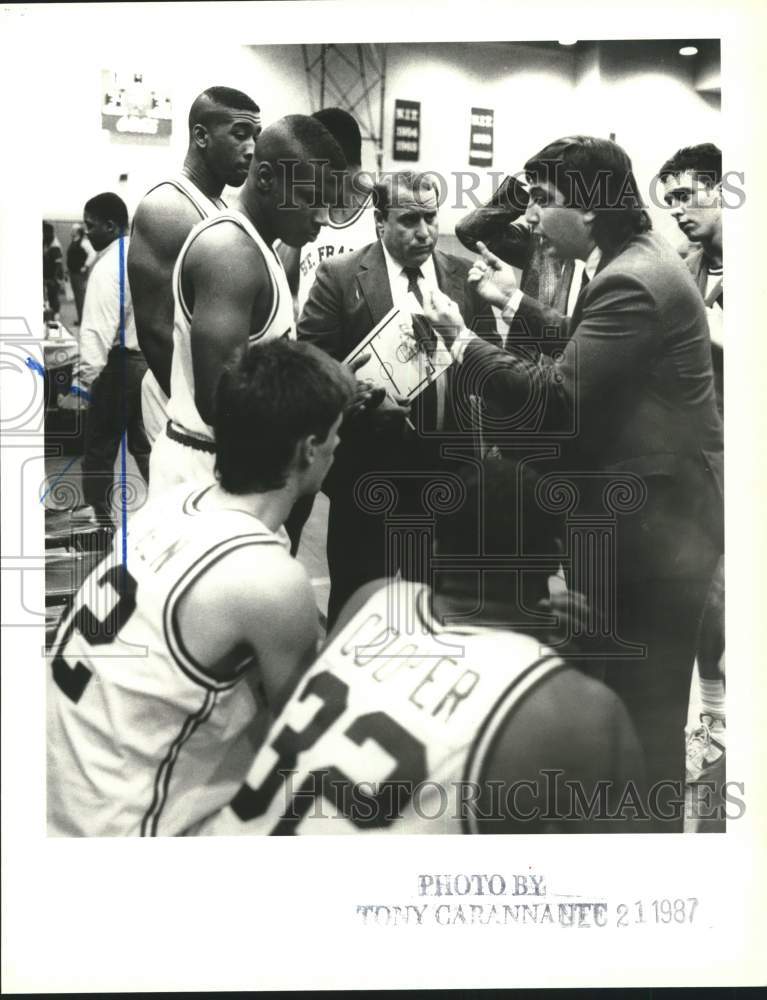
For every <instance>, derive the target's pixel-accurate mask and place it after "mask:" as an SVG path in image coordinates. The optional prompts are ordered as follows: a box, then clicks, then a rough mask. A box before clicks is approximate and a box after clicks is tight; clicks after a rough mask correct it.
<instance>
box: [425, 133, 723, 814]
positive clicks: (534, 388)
mask: <svg viewBox="0 0 767 1000" xmlns="http://www.w3.org/2000/svg"><path fill="white" fill-rule="evenodd" d="M525 171H526V173H527V175H528V177H529V179H530V183H531V188H530V199H531V200H530V205H529V207H528V209H527V220H528V222H529V223H530V224H531V225H532V226H533V228H534V229H535V230H537V231H538V233H539V234H540V236H541V238H542V239H543V240H544V243H550V244H551V246H552V248H553V250H554V251H555V252H556V253H557V254H558V255H559V256H560V257H565V258H567V257H572V258H578V259H581V260H584V261H585V262H586V274H587V276H588V277H589V279H590V281H589V283H588V284H587V285H586V286H585V288H584V290H583V291H582V292H581V294H580V297H579V300H578V302H577V304H576V307H575V310H574V312H573V316H572V318H571V319H567V317H563V316H562V315H561V314H560V313H557V312H556V311H555V310H553V309H547V308H544V307H542V306H541V305H540V304H539V303H537V302H536V301H535V300H533V299H531V298H530V297H529V296H526V295H524V294H522V293H521V292H520V291H519V290H518V289H517V288H516V287H515V285H516V279H515V276H514V272H513V270H512V269H511V268H510V267H508V266H507V265H504V264H502V263H501V262H500V261H499V260H498V259H497V258H496V257H495V256H494V255H492V254H490V253H489V252H487V251H486V250H485V252H484V253H483V257H482V258H481V259H480V260H479V261H478V262H477V263H476V264H475V266H474V267H473V269H472V273H471V274H470V281H474V282H476V284H477V289H478V291H479V293H480V294H481V295H482V296H483V297H484V298H485V299H486V300H487V301H489V302H492V303H493V304H495V305H496V306H497V307H499V308H501V309H502V310H503V316H504V319H506V320H507V321H511V320H512V319H517V320H519V321H521V322H522V325H523V326H524V328H525V331H526V332H527V334H528V335H529V336H530V337H531V338H533V339H534V340H535V341H536V342H537V343H542V342H543V343H546V342H548V343H549V344H550V345H551V346H550V348H549V351H550V355H551V356H549V357H548V358H545V359H544V361H543V363H538V364H535V363H531V362H530V361H529V360H528V359H527V358H525V357H524V355H522V354H520V353H518V352H517V350H516V345H515V344H511V345H510V344H509V343H508V342H507V345H506V346H507V352H502V351H500V350H497V349H495V348H493V347H491V346H489V345H487V344H483V343H481V342H480V341H478V340H476V339H475V338H473V337H472V336H471V334H468V333H466V332H464V331H462V330H461V321H460V316H459V315H458V312H459V310H458V309H456V308H455V306H454V305H452V304H450V303H447V302H446V301H445V300H444V298H441V297H439V296H435V297H433V300H432V303H431V304H430V305H429V306H427V309H426V314H427V316H428V317H429V318H430V320H431V322H432V323H433V324H434V325H435V326H436V327H437V328H438V329H439V330H440V332H441V333H442V336H443V338H444V340H445V343H446V344H447V345H448V346H450V345H451V344H452V348H451V350H452V352H453V355H454V357H455V358H456V360H458V361H459V363H460V369H459V375H460V381H461V382H462V383H464V391H468V390H470V388H471V384H472V381H478V382H480V383H481V385H482V392H483V396H484V399H485V403H486V405H487V406H488V408H489V410H490V412H491V413H492V414H494V415H495V416H496V417H497V418H498V419H499V420H502V418H503V416H504V414H509V413H512V412H514V411H515V410H518V409H519V407H520V401H524V400H527V399H530V398H535V399H537V400H538V408H537V413H536V417H537V421H538V427H539V429H540V430H541V431H544V432H547V433H549V434H555V435H556V434H557V433H559V434H560V435H561V436H560V441H559V443H560V446H561V461H560V463H559V470H558V471H559V478H560V479H562V478H564V479H566V480H569V489H570V491H571V492H570V496H569V498H568V500H567V503H568V504H569V505H570V509H571V512H572V518H573V519H575V518H580V519H581V524H584V523H585V522H588V521H589V520H590V521H591V523H592V524H595V523H596V525H597V528H596V531H595V532H592V533H591V534H589V530H590V529H588V528H585V529H584V530H581V532H580V539H577V538H575V537H573V538H571V539H570V543H571V546H572V548H571V549H570V550H569V551H567V552H566V553H565V560H564V561H565V563H566V569H567V570H568V575H569V581H568V582H569V583H570V585H573V581H574V580H577V583H576V585H575V586H576V589H578V590H584V589H587V590H588V591H589V594H588V596H589V598H590V600H591V601H592V602H595V601H598V602H599V604H600V605H601V606H602V609H603V610H604V611H605V612H606V613H608V614H609V615H610V618H611V620H609V621H608V625H609V627H610V635H609V636H607V637H606V638H607V639H608V640H609V641H608V643H607V647H608V649H607V652H609V653H610V655H609V657H607V658H606V659H605V679H606V680H607V682H608V683H609V684H611V685H612V686H613V688H614V689H615V690H616V691H617V692H618V694H620V695H621V696H622V697H623V698H624V700H625V703H626V706H627V708H628V709H629V713H630V714H631V716H632V719H633V721H634V724H635V725H636V728H637V732H638V734H639V736H640V740H641V741H642V743H643V747H644V750H645V754H646V758H647V765H648V778H649V784H650V785H652V784H653V783H654V782H659V781H668V780H671V781H674V782H677V783H679V784H678V785H677V787H676V788H675V789H671V790H670V789H669V788H668V787H667V788H666V790H665V793H664V794H661V796H660V802H654V803H653V802H651V803H650V805H651V807H654V808H655V810H656V813H657V812H662V811H663V810H664V809H665V810H666V813H667V815H669V814H670V813H673V811H674V810H673V807H672V803H671V802H670V800H669V792H670V793H671V794H672V795H673V794H676V793H679V792H680V791H681V782H682V781H683V778H684V745H683V728H684V723H685V719H686V715H687V704H688V697H689V688H690V679H691V674H692V666H693V660H694V655H695V644H696V633H697V628H698V622H699V619H700V615H701V611H702V609H703V604H704V600H705V597H706V591H707V589H708V586H709V583H710V580H711V576H712V573H713V570H714V567H715V565H716V562H717V559H718V556H719V553H720V552H721V543H722V523H721V519H722V486H723V483H722V472H723V463H722V425H721V420H720V418H719V414H718V412H717V409H716V400H715V394H714V381H713V374H712V368H711V352H710V349H709V339H708V329H707V324H706V315H705V309H704V306H703V302H702V301H701V298H700V295H699V293H698V291H697V289H696V287H695V285H694V283H693V281H692V279H691V277H690V275H689V273H688V272H687V270H686V268H685V266H684V264H683V263H682V262H681V260H680V259H679V257H678V256H677V254H675V252H674V251H673V249H672V248H671V247H670V246H669V245H668V244H666V243H665V242H664V241H663V240H662V239H660V238H658V237H656V236H655V235H654V234H652V233H651V232H649V230H650V228H651V224H650V220H649V217H648V216H647V214H646V212H645V211H644V209H643V207H642V204H641V199H640V198H639V195H638V188H637V185H636V181H635V179H634V176H633V172H632V169H631V161H630V160H629V158H628V156H627V155H626V153H625V152H624V151H623V150H622V149H621V148H620V147H619V146H617V145H616V144H615V143H612V142H609V141H607V140H603V139H593V138H589V137H584V136H575V137H571V138H568V139H562V140H559V141H557V142H555V143H552V144H551V145H549V146H548V147H546V148H545V149H544V150H542V151H541V152H540V153H539V154H538V155H537V156H535V157H533V158H532V159H531V160H529V161H528V163H527V164H526V166H525ZM509 347H511V350H508V349H509ZM542 496H543V495H542ZM560 499H561V495H560ZM610 515H611V516H612V522H613V525H612V529H610V526H609V525H608V527H607V528H605V520H606V518H607V521H610ZM583 519H585V522H584V520H583ZM600 522H601V524H600ZM600 530H601V533H602V541H603V540H604V537H605V536H606V535H609V534H610V530H613V537H612V540H610V545H611V546H612V551H610V547H609V546H608V547H606V548H602V549H599V548H597V549H595V550H594V551H596V553H597V557H596V558H592V559H591V560H587V561H584V560H583V559H579V558H578V554H577V551H576V549H577V545H578V544H579V543H580V544H582V545H584V546H588V545H589V544H594V545H595V546H597V547H598V546H599V545H600V544H602V542H601V541H600V537H599V536H600ZM576 534H577V533H576ZM610 647H612V649H611V650H610ZM642 647H644V649H642ZM661 792H663V790H661ZM657 826H658V828H661V829H666V830H676V829H681V815H678V814H677V815H676V816H675V817H674V819H673V820H671V821H668V822H664V821H663V820H662V817H659V818H658V823H657Z"/></svg>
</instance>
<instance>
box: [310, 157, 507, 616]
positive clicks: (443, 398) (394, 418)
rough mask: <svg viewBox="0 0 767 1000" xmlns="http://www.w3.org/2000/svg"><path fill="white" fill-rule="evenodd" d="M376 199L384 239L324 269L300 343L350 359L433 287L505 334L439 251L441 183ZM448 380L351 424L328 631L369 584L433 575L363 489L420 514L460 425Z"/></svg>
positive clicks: (336, 496)
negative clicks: (368, 485) (381, 325)
mask: <svg viewBox="0 0 767 1000" xmlns="http://www.w3.org/2000/svg"><path fill="white" fill-rule="evenodd" d="M373 204H374V205H375V220H376V229H377V232H378V237H379V238H378V240H377V241H376V242H375V243H370V244H368V245H367V246H364V247H362V248H361V249H359V250H356V251H355V252H354V253H345V254H343V255H342V256H334V257H331V258H330V259H328V260H325V261H323V262H322V263H321V264H320V265H319V267H318V268H317V272H316V277H315V280H314V284H313V285H312V289H311V291H310V293H309V297H308V299H307V300H306V305H305V306H304V309H303V312H302V314H301V317H300V319H299V323H298V336H299V339H301V340H307V341H309V342H310V343H313V344H316V346H318V347H320V348H322V349H323V350H325V351H327V352H328V353H329V354H331V355H332V356H333V357H334V358H336V359H337V360H343V359H344V358H346V357H347V356H348V354H349V353H350V352H351V351H352V349H353V348H354V347H356V345H357V344H359V343H360V341H361V340H363V338H364V337H365V336H366V335H367V334H368V333H369V332H370V331H371V330H372V329H373V328H374V327H375V325H376V324H377V323H378V322H379V321H380V320H381V319H383V317H384V316H385V315H386V314H387V313H388V312H389V310H390V309H391V308H392V306H393V305H396V306H398V307H399V309H400V311H401V312H402V313H403V314H404V315H407V316H409V315H412V314H416V315H417V314H422V311H423V302H424V297H425V296H426V295H428V294H429V292H430V291H431V290H434V291H439V290H442V291H444V292H445V293H446V294H447V295H449V296H450V297H451V298H453V299H454V300H455V301H457V302H459V303H460V304H461V308H462V310H463V312H464V315H465V316H466V321H467V323H468V324H469V325H474V326H476V327H477V328H478V329H481V330H482V332H483V333H484V334H485V335H491V336H495V337H497V334H496V327H495V319H494V317H493V314H492V311H491V310H490V308H489V307H488V306H485V305H483V303H482V302H481V301H480V300H479V299H478V298H477V296H476V295H475V294H474V293H473V292H472V290H471V289H470V288H469V287H468V286H467V284H466V276H467V273H468V265H467V263H466V262H465V261H463V260H461V259H460V258H459V257H453V256H451V255H449V254H445V253H442V252H441V251H440V250H437V236H438V233H439V221H438V212H439V197H438V192H437V189H436V186H435V184H434V182H433V181H432V180H431V179H430V178H429V177H428V176H427V175H424V174H417V173H414V172H412V171H403V172H399V173H394V174H388V175H385V176H383V177H382V178H381V180H380V182H379V183H377V184H376V185H375V186H374V188H373ZM421 319H422V316H421ZM449 376H450V372H449V371H448V372H446V373H444V374H443V375H442V376H440V377H439V378H438V379H437V380H436V381H435V382H432V384H431V385H429V386H428V387H427V388H426V389H425V390H424V392H423V393H422V394H421V395H420V396H418V397H417V399H416V401H415V403H414V405H413V407H412V412H410V410H409V408H407V407H405V408H401V407H398V406H397V404H396V403H395V402H394V401H393V400H391V399H390V398H387V400H386V402H385V403H383V404H381V405H380V406H378V407H377V408H376V409H374V410H369V411H368V412H366V413H365V414H363V415H360V417H359V418H358V419H357V420H355V421H353V422H351V421H350V422H349V423H348V425H347V426H346V427H345V428H344V433H343V435H342V443H341V447H340V448H339V454H338V459H337V462H336V466H335V467H334V470H333V472H332V474H331V476H330V477H329V480H328V482H327V483H326V484H325V487H324V489H325V492H326V493H327V494H328V496H329V497H330V514H329V520H328V540H327V553H328V567H329V570H330V587H331V589H330V601H329V604H328V626H329V627H330V626H332V624H333V622H334V621H335V618H336V617H337V615H338V613H339V612H340V610H341V608H342V607H343V605H344V603H345V602H346V600H347V599H348V598H349V597H350V596H351V595H352V594H353V593H354V592H355V591H356V590H357V588H358V587H360V586H361V585H362V584H364V583H367V582H369V581H370V580H375V579H377V578H378V577H383V576H393V575H396V573H397V572H401V573H402V574H403V575H404V576H408V577H409V576H411V575H412V574H419V573H423V572H424V571H425V566H424V565H423V564H420V565H419V568H416V567H415V566H413V565H406V562H407V558H406V557H405V555H404V554H403V553H402V552H399V553H397V554H393V553H392V552H391V551H389V550H387V543H386V527H385V517H384V515H382V514H381V512H378V513H375V512H374V511H372V510H370V509H363V507H364V506H365V505H364V503H363V504H362V505H361V503H360V498H359V497H356V496H355V486H356V485H357V484H359V483H361V482H362V480H363V477H366V476H371V475H374V476H376V477H382V478H383V480H385V481H386V482H387V483H388V484H390V485H391V486H392V487H393V489H394V492H396V493H397V495H398V497H399V500H398V504H399V505H398V508H397V509H398V513H400V514H406V515H407V516H417V515H418V512H419V511H420V510H421V505H420V503H421V499H420V498H421V492H422V490H423V488H424V486H425V483H426V478H424V477H427V478H428V476H430V475H431V476H432V477H436V478H438V477H439V474H440V471H441V470H442V469H443V468H444V460H443V459H442V457H441V455H440V440H441V439H442V438H443V437H444V436H445V435H449V434H451V432H452V433H454V432H455V431H456V430H457V429H460V428H459V419H458V416H457V414H456V412H455V408H454V402H455V400H454V398H453V394H452V390H451V384H450V377H449ZM408 413H410V416H409V424H408V423H406V419H405V418H406V417H407V414H408ZM466 436H467V437H468V438H469V442H470V441H471V438H470V437H469V436H468V434H467V435H466ZM415 561H417V560H415Z"/></svg>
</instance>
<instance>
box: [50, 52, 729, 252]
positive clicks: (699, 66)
mask: <svg viewBox="0 0 767 1000" xmlns="http://www.w3.org/2000/svg"><path fill="white" fill-rule="evenodd" d="M651 45H652V49H653V51H652V53H651V52H650V51H649V50H650V47H651ZM200 46H201V47H200V50H199V51H197V52H196V51H194V50H191V51H189V53H188V58H187V59H185V60H183V61H182V60H179V59H174V60H173V71H172V79H171V80H170V84H171V86H170V90H171V96H172V98H173V108H174V122H173V134H172V136H171V139H170V141H169V142H167V143H162V142H161V141H160V140H157V139H154V138H141V137H138V138H137V137H131V138H126V137H123V136H118V135H115V134H114V133H112V132H107V131H105V130H103V129H102V128H101V121H100V109H99V87H100V71H101V70H102V69H104V68H112V69H117V68H121V67H124V68H126V69H132V70H143V72H144V73H145V74H146V75H147V77H148V76H149V75H150V74H152V75H153V76H155V75H156V77H157V78H158V79H164V80H167V79H168V76H167V60H164V59H163V58H161V57H160V56H159V55H158V54H157V53H154V54H153V53H151V52H148V53H147V54H145V55H142V54H137V55H136V57H135V58H133V59H131V60H130V62H126V59H125V56H124V55H122V54H120V53H119V51H118V50H117V49H115V51H114V52H110V51H109V49H102V50H100V51H99V52H95V51H94V52H91V51H89V50H87V49H86V50H85V51H83V52H82V53H81V54H80V56H79V58H78V60H77V61H76V62H73V63H72V64H68V65H67V68H66V72H65V73H62V74H61V76H60V78H59V80H58V86H59V93H58V94H57V98H58V102H57V103H58V106H59V107H60V108H63V109H65V110H64V111H62V112H61V113H60V114H59V115H58V116H56V118H55V119H54V120H53V125H52V128H53V130H54V131H55V132H56V133H57V135H56V138H57V140H58V142H57V143H54V148H56V149H57V155H56V159H55V164H56V167H55V170H54V171H53V172H52V174H51V178H50V184H49V186H48V187H47V189H46V191H45V192H44V193H43V206H44V208H43V211H44V215H45V217H47V218H51V219H56V220H69V219H75V218H79V215H80V212H81V209H82V205H83V202H84V201H85V200H86V199H87V198H88V197H89V196H91V195H93V194H94V193H96V192H98V191H102V190H114V191H117V192H118V193H120V194H121V196H122V197H123V198H124V200H125V201H126V203H127V205H128V208H129V210H131V211H132V210H133V209H134V207H135V205H136V204H137V202H138V201H139V199H140V198H141V196H142V195H143V193H144V192H145V191H146V189H147V188H148V187H150V186H151V184H152V183H153V182H154V181H155V180H157V179H158V178H160V177H162V176H164V175H167V174H168V173H172V172H175V171H176V170H178V168H179V166H180V164H181V162H182V160H183V156H184V151H185V149H186V142H187V131H186V114H187V111H188V108H189V105H190V103H191V101H192V99H193V98H194V97H195V96H196V94H198V93H199V92H200V91H201V90H203V89H204V88H205V87H207V86H211V85H213V84H225V85H228V86H232V87H237V88H238V89H241V90H244V91H246V92H248V93H250V94H251V95H252V96H253V97H254V98H255V100H256V101H257V102H258V103H259V105H260V106H261V109H262V115H263V120H264V123H265V124H268V123H269V122H270V121H273V120H275V119H276V118H279V117H281V116H282V115H285V114H289V113H296V112H301V113H308V112H310V111H311V110H313V109H314V108H315V107H317V106H319V90H318V85H317V84H316V83H315V84H314V89H313V94H310V89H309V84H308V82H307V78H306V73H305V69H304V60H303V54H302V50H301V46H300V45H279V46H269V45H250V46H239V45H233V44H231V43H224V42H222V43H216V42H211V41H208V42H207V44H205V46H204V48H203V43H202V42H201V43H200ZM318 48H319V47H318V46H317V45H314V46H312V50H313V51H314V52H316V51H317V50H318ZM344 51H346V52H347V53H348V54H349V55H350V57H352V59H354V57H355V56H356V46H344ZM386 58H387V77H386V99H385V115H384V150H383V168H384V169H385V170H391V169H397V168H402V167H410V166H413V167H414V168H416V169H420V170H427V169H431V170H436V171H439V172H440V173H441V174H442V175H443V176H445V177H447V178H449V177H450V176H451V174H452V173H453V172H455V171H469V170H474V171H476V172H477V174H478V178H479V181H478V186H477V188H476V195H477V197H479V198H481V199H485V198H487V197H488V196H489V194H490V192H491V190H492V187H493V185H494V183H495V182H494V180H493V178H492V176H491V175H490V172H489V171H486V170H484V169H483V168H471V167H470V166H469V162H468V155H469V116H470V109H471V108H472V107H473V106H478V107H488V108H492V109H493V110H494V112H495V157H494V162H493V167H492V170H493V171H507V170H516V169H518V168H519V167H521V165H522V163H523V162H524V159H525V158H526V157H527V156H528V155H530V154H531V153H532V152H535V151H536V150H537V149H539V148H540V147H541V146H542V145H543V144H544V143H546V142H547V141H549V140H551V139H553V138H556V137H557V136H559V135H562V134H566V133H568V132H570V133H573V132H579V131H580V132H586V133H592V134H597V135H603V136H608V135H609V134H610V133H614V134H615V137H616V139H617V141H618V142H620V143H621V144H622V145H624V146H625V148H626V149H627V150H628V152H629V154H630V155H631V157H632V159H633V161H634V166H635V171H636V173H637V178H638V180H639V183H640V186H641V187H642V189H643V190H645V191H646V190H647V188H648V187H649V184H650V180H651V178H652V176H653V174H654V173H655V172H656V171H657V169H658V167H659V166H660V164H661V162H662V161H663V160H664V159H665V158H666V157H667V156H668V155H670V154H671V153H672V152H673V151H674V150H675V149H677V148H678V147H679V146H681V145H685V144H688V143H694V142H701V141H705V140H712V141H714V142H718V141H719V140H720V125H719V101H720V99H719V91H718V86H719V84H718V79H719V76H718V74H719V67H718V58H716V56H715V55H714V56H711V55H710V54H709V55H708V56H707V58H706V59H705V60H697V59H696V60H689V59H683V58H681V57H680V56H679V55H678V45H676V44H674V43H660V42H659V43H657V44H652V43H648V42H646V41H645V42H634V43H632V42H601V43H588V44H583V45H580V46H578V48H577V49H572V48H567V47H563V46H540V47H538V46H536V45H535V44H534V43H530V44H528V45H524V46H523V45H519V44H517V45H514V44H507V43H497V42H491V43H483V44H481V45H478V44H476V43H474V44H472V45H466V44H461V43H412V44H400V43H398V44H391V45H388V46H387V50H386ZM334 73H335V77H336V82H337V84H338V85H339V87H340V88H341V90H342V91H344V90H346V91H348V90H349V88H350V86H351V84H352V83H353V77H354V76H355V75H356V74H355V73H354V71H353V70H352V68H351V67H346V68H343V67H342V68H340V69H339V68H338V67H336V68H335V69H334ZM371 93H372V95H373V98H372V100H373V107H372V114H373V120H374V121H375V123H376V125H377V123H378V117H377V115H378V111H377V107H376V106H375V103H374V101H375V90H373V91H372V92H371ZM396 98H404V99H410V100H420V101H421V115H422V123H421V155H420V159H419V161H418V162H417V163H415V164H409V163H407V164H406V163H397V162H395V161H393V160H392V156H391V154H392V139H391V132H392V116H393V109H394V101H395V99H396ZM325 103H326V104H331V103H338V102H337V99H335V98H334V93H333V90H332V88H328V90H327V91H326V98H325ZM363 167H365V168H367V169H374V167H375V150H374V148H373V146H372V144H371V143H365V144H364V147H363ZM121 174H127V180H126V181H124V182H120V180H119V177H120V175H121ZM464 186H468V181H465V182H464ZM455 190H456V184H455V181H451V184H450V197H449V198H448V199H447V201H446V203H445V205H444V206H443V209H442V212H441V216H440V223H441V228H442V231H443V232H444V233H446V234H449V233H451V232H452V231H453V229H454V226H455V223H456V221H457V220H458V219H459V218H460V217H461V215H462V214H463V213H464V212H465V211H467V210H468V209H469V208H470V207H472V206H471V203H470V201H469V200H468V198H467V197H466V196H465V197H464V203H463V206H459V205H456V204H455V202H456V198H455ZM650 209H651V213H652V215H653V219H654V222H655V224H656V226H658V228H659V229H660V230H661V231H662V232H664V233H665V234H666V235H667V236H668V237H669V238H670V239H672V240H673V241H674V242H676V243H678V242H679V241H680V238H679V233H678V230H677V229H676V227H675V225H674V223H673V221H672V220H671V219H670V218H669V216H668V214H667V213H666V212H664V211H663V210H662V209H659V208H656V207H654V206H652V205H651V206H650Z"/></svg>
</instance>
